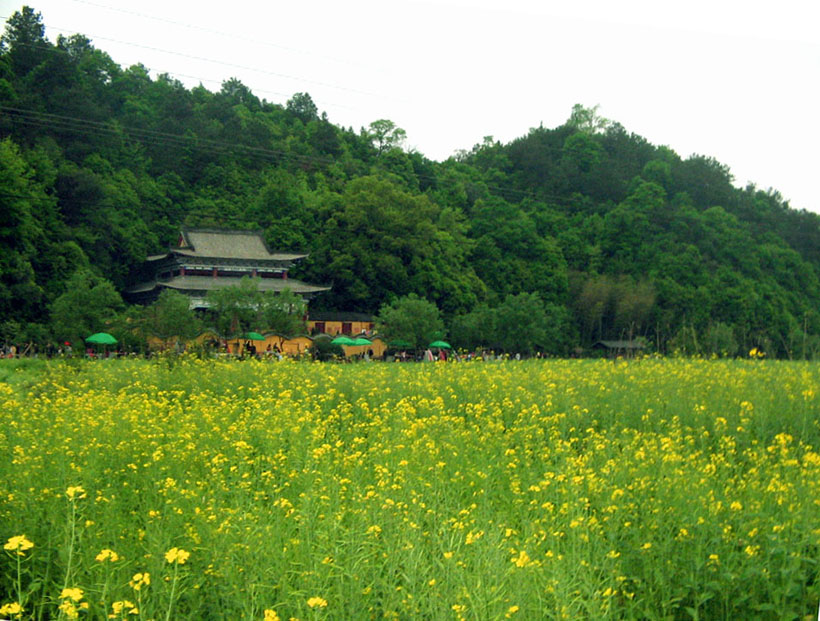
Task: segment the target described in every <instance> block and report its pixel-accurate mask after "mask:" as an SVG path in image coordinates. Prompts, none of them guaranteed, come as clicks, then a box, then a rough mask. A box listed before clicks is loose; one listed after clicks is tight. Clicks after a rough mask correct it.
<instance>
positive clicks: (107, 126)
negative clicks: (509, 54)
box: [0, 105, 577, 203]
mask: <svg viewBox="0 0 820 621" xmlns="http://www.w3.org/2000/svg"><path fill="white" fill-rule="evenodd" d="M0 111H2V112H6V113H8V115H9V116H8V117H7V118H8V119H10V120H13V121H16V122H20V123H23V124H26V125H34V126H39V127H44V128H51V129H54V130H61V131H71V132H74V133H79V134H83V135H86V136H93V135H99V134H100V133H101V132H102V133H105V134H107V135H110V136H112V137H116V136H122V135H125V136H128V137H130V138H132V139H135V140H138V141H140V142H143V143H145V144H148V145H151V146H166V145H170V146H176V147H188V148H193V149H202V150H206V149H210V150H222V151H239V152H244V153H246V154H248V155H252V156H259V157H264V158H270V159H273V160H274V161H276V160H278V159H290V160H295V161H298V162H302V163H307V164H319V165H324V166H329V165H332V164H334V163H335V162H336V160H334V159H332V158H324V157H320V156H315V155H302V154H298V153H289V152H287V151H281V150H274V149H267V148H263V147H254V146H249V145H242V144H239V143H229V142H224V141H218V140H211V139H207V138H199V137H194V136H186V135H181V134H172V133H169V132H162V131H158V130H150V129H140V128H134V127H128V126H123V125H121V124H119V123H116V124H111V123H110V122H109V123H103V122H99V121H92V120H88V119H80V118H77V117H71V116H65V115H58V114H52V113H45V112H38V111H35V110H30V109H24V108H15V107H12V106H4V105H0ZM413 176H414V177H415V178H416V180H417V181H426V182H429V183H430V184H431V185H434V186H438V185H440V184H442V183H447V182H448V180H447V179H445V178H442V177H433V176H430V175H423V174H418V173H413ZM464 182H465V183H477V184H480V185H483V186H484V187H486V188H487V190H488V191H490V192H493V193H495V194H497V195H500V196H502V197H503V196H507V197H512V196H517V197H518V198H519V199H523V198H531V199H533V200H547V201H553V202H558V203H575V202H577V200H576V199H574V198H572V197H565V196H555V195H548V194H542V193H536V192H532V191H529V190H519V189H516V188H506V187H501V186H494V185H490V184H487V183H486V182H484V181H482V180H478V181H474V180H472V179H468V180H465V181H464Z"/></svg>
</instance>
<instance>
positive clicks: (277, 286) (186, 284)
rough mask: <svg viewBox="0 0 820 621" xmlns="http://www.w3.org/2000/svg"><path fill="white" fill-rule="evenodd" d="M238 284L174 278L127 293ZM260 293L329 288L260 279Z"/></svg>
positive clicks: (226, 280)
mask: <svg viewBox="0 0 820 621" xmlns="http://www.w3.org/2000/svg"><path fill="white" fill-rule="evenodd" d="M238 282H239V280H238V279H235V278H213V277H212V276H176V277H174V278H171V279H169V280H163V281H153V282H147V283H142V284H139V285H136V286H135V287H131V288H130V289H129V290H128V293H132V294H133V293H145V292H147V291H151V290H153V289H155V288H157V287H167V288H168V289H176V290H178V291H213V290H215V289H222V288H224V287H229V286H235V285H236V284H237V283H238ZM256 282H257V283H258V285H259V290H260V291H276V292H277V293H278V292H281V291H284V290H285V289H290V290H291V291H293V292H294V293H319V292H320V291H328V290H330V287H323V286H320V285H309V284H308V283H306V282H302V281H301V280H296V279H295V278H260V279H257V281H256Z"/></svg>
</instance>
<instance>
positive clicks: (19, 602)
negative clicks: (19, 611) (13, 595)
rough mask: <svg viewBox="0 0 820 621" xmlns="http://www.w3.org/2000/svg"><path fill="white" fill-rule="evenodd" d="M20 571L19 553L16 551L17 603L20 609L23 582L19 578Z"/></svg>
mask: <svg viewBox="0 0 820 621" xmlns="http://www.w3.org/2000/svg"><path fill="white" fill-rule="evenodd" d="M21 575H22V574H21V569H20V552H19V550H18V551H17V603H18V604H20V607H21V608H22V606H23V580H22V577H21Z"/></svg>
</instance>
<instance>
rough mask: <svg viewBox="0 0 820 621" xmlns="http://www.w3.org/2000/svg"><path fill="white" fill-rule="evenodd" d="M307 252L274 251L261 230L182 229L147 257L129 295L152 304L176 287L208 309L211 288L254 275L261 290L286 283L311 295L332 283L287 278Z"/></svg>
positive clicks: (197, 305)
mask: <svg viewBox="0 0 820 621" xmlns="http://www.w3.org/2000/svg"><path fill="white" fill-rule="evenodd" d="M306 256H308V255H307V254H304V253H296V252H272V251H271V250H270V249H269V248H268V246H267V244H266V243H265V240H264V239H263V238H262V233H261V232H260V231H234V230H219V229H198V228H184V229H182V231H181V232H180V235H179V239H178V241H177V245H176V246H175V247H172V248H169V249H168V251H167V252H164V253H162V254H157V255H153V256H149V257H148V258H147V259H146V261H145V263H144V264H143V266H142V269H141V271H140V275H139V284H137V285H134V286H133V287H130V288H129V289H127V290H126V291H125V294H126V296H127V298H128V299H129V300H131V301H132V302H134V303H137V304H150V303H151V302H153V301H154V300H156V299H157V298H158V297H159V294H160V292H161V291H162V289H174V290H176V291H178V292H180V293H182V294H184V295H187V296H188V298H189V299H190V306H191V308H207V307H208V303H207V301H206V299H205V297H206V295H207V293H208V291H213V290H214V289H221V288H223V287H229V286H232V285H238V284H239V280H240V279H241V278H242V277H244V276H250V277H252V278H258V279H259V281H258V283H259V290H260V291H275V292H281V291H283V290H284V289H286V288H287V289H290V290H291V291H292V292H293V293H296V294H298V295H300V296H302V297H304V298H306V299H310V298H311V297H313V296H314V295H315V294H317V293H321V292H322V291H328V290H329V289H330V287H323V286H319V285H311V284H308V283H305V282H302V281H301V280H296V279H295V278H289V277H288V270H290V268H291V267H293V265H294V264H295V263H296V262H298V261H301V260H302V259H304V258H305V257H306Z"/></svg>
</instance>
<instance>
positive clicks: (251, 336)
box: [245, 332, 265, 341]
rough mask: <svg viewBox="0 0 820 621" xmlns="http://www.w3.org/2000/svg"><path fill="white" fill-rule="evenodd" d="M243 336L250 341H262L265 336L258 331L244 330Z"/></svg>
mask: <svg viewBox="0 0 820 621" xmlns="http://www.w3.org/2000/svg"><path fill="white" fill-rule="evenodd" d="M245 338H246V339H250V340H252V341H264V340H265V337H264V336H262V335H261V334H259V333H258V332H245Z"/></svg>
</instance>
